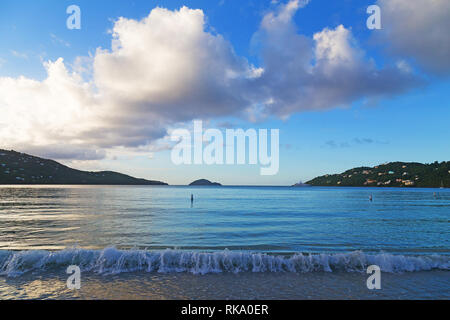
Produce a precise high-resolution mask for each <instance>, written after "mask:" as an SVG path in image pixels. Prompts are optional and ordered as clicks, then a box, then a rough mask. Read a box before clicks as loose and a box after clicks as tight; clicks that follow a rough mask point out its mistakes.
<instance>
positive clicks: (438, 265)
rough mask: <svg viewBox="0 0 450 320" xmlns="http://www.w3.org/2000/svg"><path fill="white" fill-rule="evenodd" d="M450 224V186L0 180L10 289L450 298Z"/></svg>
mask: <svg viewBox="0 0 450 320" xmlns="http://www.w3.org/2000/svg"><path fill="white" fill-rule="evenodd" d="M191 194H192V195H193V196H194V201H193V202H191ZM370 197H372V201H370V200H369V198H370ZM449 226H450V189H419V188H352V187H254V186H249V187H245V186H222V187H188V186H0V299H155V300H160V299H169V300H172V299H189V300H191V299H192V300H195V299H242V300H251V299H286V300H291V299H449V298H450V228H449ZM372 265H375V266H378V268H379V270H380V273H379V276H380V277H379V280H380V281H379V282H380V288H379V289H377V288H369V286H368V285H367V282H368V278H369V277H370V276H371V275H372V274H371V273H370V272H369V273H368V271H367V269H368V267H369V266H372ZM69 266H76V267H78V268H79V271H80V273H79V280H80V282H79V283H80V287H79V289H77V288H73V287H71V286H70V285H68V282H69V281H68V279H69V277H70V276H71V275H72V274H71V273H67V271H68V270H67V269H68V267H69Z"/></svg>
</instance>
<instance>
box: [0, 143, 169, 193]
mask: <svg viewBox="0 0 450 320" xmlns="http://www.w3.org/2000/svg"><path fill="white" fill-rule="evenodd" d="M0 184H92V185H95V184H98V185H165V184H166V183H164V182H160V181H152V180H145V179H137V178H133V177H130V176H127V175H125V174H121V173H117V172H112V171H100V172H88V171H81V170H76V169H72V168H69V167H67V166H65V165H62V164H60V163H58V162H56V161H53V160H47V159H42V158H38V157H34V156H31V155H28V154H25V153H20V152H16V151H12V150H11V151H7V150H2V149H0Z"/></svg>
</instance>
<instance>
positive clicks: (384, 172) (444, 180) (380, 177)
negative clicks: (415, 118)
mask: <svg viewBox="0 0 450 320" xmlns="http://www.w3.org/2000/svg"><path fill="white" fill-rule="evenodd" d="M307 184H309V185H312V186H352V187H420V188H439V187H445V188H450V161H444V162H437V161H436V162H434V163H430V164H422V163H416V162H391V163H385V164H381V165H378V166H376V167H373V168H371V167H359V168H354V169H350V170H347V171H345V172H344V173H341V174H331V175H330V174H327V175H324V176H320V177H317V178H314V179H312V180H311V181H308V182H307Z"/></svg>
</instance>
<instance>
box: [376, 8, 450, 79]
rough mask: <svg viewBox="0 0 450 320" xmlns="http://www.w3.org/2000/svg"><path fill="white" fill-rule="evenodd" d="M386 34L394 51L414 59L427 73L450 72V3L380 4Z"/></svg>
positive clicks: (385, 39) (383, 33)
mask: <svg viewBox="0 0 450 320" xmlns="http://www.w3.org/2000/svg"><path fill="white" fill-rule="evenodd" d="M378 5H379V6H380V7H381V21H382V28H383V29H382V30H380V31H379V32H377V33H375V34H376V35H380V36H381V40H382V41H385V42H386V41H387V43H388V45H389V48H390V51H391V52H392V53H393V54H396V55H398V56H400V57H403V58H412V59H414V60H415V62H416V63H417V64H418V65H419V66H421V67H422V68H423V69H424V70H425V71H428V72H432V73H436V74H441V75H442V74H449V72H450V58H449V57H450V37H449V35H448V32H449V30H450V1H448V0H378Z"/></svg>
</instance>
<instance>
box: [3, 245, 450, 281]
mask: <svg viewBox="0 0 450 320" xmlns="http://www.w3.org/2000/svg"><path fill="white" fill-rule="evenodd" d="M69 265H77V266H79V267H80V268H81V270H82V271H84V272H94V273H98V274H119V273H122V272H160V273H173V272H185V273H192V274H202V275H203V274H208V273H222V272H224V273H239V272H295V273H307V272H365V271H366V269H367V267H368V266H369V265H378V266H379V267H380V268H381V271H383V272H390V273H401V272H413V271H426V270H450V256H445V255H427V256H407V255H393V254H389V253H378V254H366V253H363V252H361V251H354V252H350V253H334V254H304V253H295V254H292V255H288V256H287V255H271V254H265V253H251V252H242V251H230V250H223V251H217V252H197V251H184V250H171V249H167V250H161V251H154V250H118V249H116V248H106V249H103V250H87V249H78V248H74V249H66V250H61V251H54V252H52V251H45V250H30V251H4V250H3V251H1V250H0V276H7V277H17V276H20V275H22V274H24V273H27V272H44V271H51V270H58V269H59V268H65V267H67V266H69Z"/></svg>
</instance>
